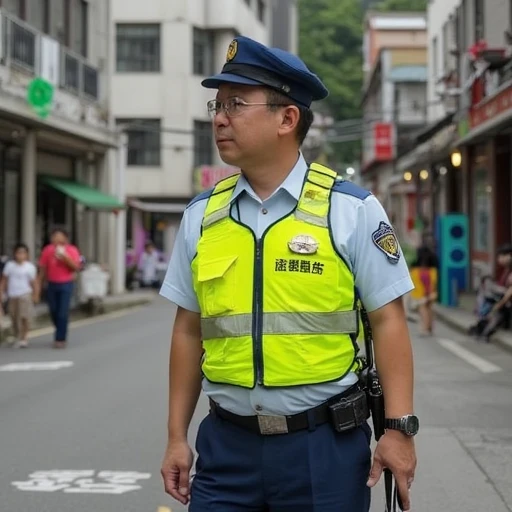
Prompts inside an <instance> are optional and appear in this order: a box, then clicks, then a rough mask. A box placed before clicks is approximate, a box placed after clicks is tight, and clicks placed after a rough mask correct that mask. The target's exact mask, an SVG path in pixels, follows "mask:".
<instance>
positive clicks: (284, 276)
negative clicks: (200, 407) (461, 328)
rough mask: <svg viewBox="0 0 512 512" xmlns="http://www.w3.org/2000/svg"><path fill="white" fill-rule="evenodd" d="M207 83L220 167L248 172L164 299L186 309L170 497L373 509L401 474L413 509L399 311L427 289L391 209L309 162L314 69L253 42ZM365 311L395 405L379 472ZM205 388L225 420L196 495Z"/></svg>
mask: <svg viewBox="0 0 512 512" xmlns="http://www.w3.org/2000/svg"><path fill="white" fill-rule="evenodd" d="M202 84H203V86H204V87H206V88H210V89H218V92H217V95H216V98H215V99H212V100H211V101H210V102H209V103H208V111H209V112H210V114H211V116H212V118H213V129H214V133H215V140H216V143H217V147H218V150H219V153H220V156H221V158H222V160H223V161H224V162H226V163H228V164H231V165H233V166H236V167H238V168H240V169H242V173H241V174H240V175H236V176H233V177H230V178H227V179H225V180H223V181H221V182H219V183H218V184H217V185H216V187H215V188H214V189H213V190H209V191H207V192H205V193H203V194H201V195H199V196H197V197H196V198H195V199H194V200H192V201H191V203H190V204H189V205H188V207H187V208H186V210H185V213H184V216H183V220H182V223H181V227H180V230H179V233H178V235H177V239H176V243H175V248H174V251H173V255H172V259H171V262H170V264H169V268H168V271H167V274H166V278H165V281H164V283H163V285H162V289H161V294H162V295H163V296H164V297H166V298H168V299H169V300H170V301H172V302H173V303H175V304H176V305H177V306H178V308H177V314H176V319H175V322H174V328H173V333H172V348H171V358H170V400H169V423H168V428H169V439H168V446H167V449H166V451H165V456H164V460H163V464H162V475H163V479H164V483H165V489H166V491H167V492H168V493H169V494H171V496H173V497H174V498H175V499H177V500H179V501H180V502H181V503H183V504H187V503H189V502H190V508H189V510H190V511H191V512H205V511H207V510H211V511H215V512H243V511H248V512H249V511H250V512H263V511H271V512H297V511H300V512H313V511H315V512H340V511H344V512H367V511H368V510H369V507H370V488H371V487H373V486H374V485H375V484H376V483H377V481H378V480H379V478H380V475H381V473H382V471H383V468H385V467H387V468H389V469H391V470H392V471H393V473H394V475H395V478H396V482H397V486H398V489H399V491H400V493H401V496H402V498H403V504H404V508H405V510H408V509H409V506H410V505H409V503H410V501H409V491H408V489H409V487H410V485H411V483H412V480H413V478H414V470H415V465H416V458H415V449H414V441H413V436H414V434H415V433H416V431H417V418H416V417H415V416H414V411H413V363H412V353H411V345H410V340H409V334H408V328H407V323H406V318H405V314H404V309H403V306H402V299H401V297H402V296H403V295H404V294H406V293H407V292H409V291H410V290H411V289H412V283H411V280H410V277H409V272H408V269H407V266H406V264H405V262H404V260H403V257H402V254H401V252H400V248H399V245H398V242H397V240H396V237H395V234H394V232H393V229H392V228H391V226H390V224H389V220H388V218H387V216H386V214H385V212H384V210H383V208H382V207H381V205H380V204H379V202H378V201H377V199H376V198H375V197H374V196H372V195H371V194H370V193H369V192H367V191H365V190H363V189H361V188H359V187H358V186H355V185H354V184H352V183H350V182H345V181H342V180H340V179H338V178H337V176H336V173H335V172H333V171H331V170H330V169H327V168H325V167H323V166H320V165H317V164H314V163H310V164H309V165H308V163H306V161H305V160H304V157H303V156H302V154H301V152H300V145H301V143H302V141H303V140H304V137H305V136H306V134H307V132H308V129H309V128H310V126H311V123H312V119H313V115H312V113H311V110H310V105H311V103H312V101H314V100H320V99H323V98H325V97H326V96H327V94H328V91H327V90H326V88H325V86H324V85H323V84H322V82H321V81H320V80H319V78H318V77H317V76H316V75H314V74H313V73H311V72H310V71H309V70H308V68H307V67H306V66H305V64H304V63H303V62H302V61H301V60H300V59H299V58H298V57H296V56H294V55H292V54H290V53H287V52H285V51H282V50H279V49H273V48H267V47H265V46H263V45H261V44H259V43H257V42H255V41H253V40H251V39H248V38H246V37H237V38H235V39H234V40H233V41H232V42H231V44H230V45H229V48H228V51H227V58H226V63H225V65H224V67H223V69H222V71H221V73H220V74H218V75H215V76H213V77H210V78H207V79H205V80H204V81H203V83H202ZM359 304H363V305H364V307H365V308H366V310H367V311H368V314H369V319H370V323H371V326H372V330H373V335H374V340H375V356H376V362H377V366H378V370H379V373H380V378H381V382H382V386H383V389H384V394H385V399H386V404H385V405H386V413H387V419H386V427H387V429H388V430H387V431H386V433H385V434H384V436H383V437H382V438H381V439H380V440H379V442H378V444H377V447H376V450H375V453H374V458H373V465H372V464H371V451H370V447H369V445H370V439H371V430H370V427H369V426H368V424H367V422H366V419H367V417H368V416H367V411H366V410H364V403H363V402H362V401H361V392H360V389H359V386H358V384H357V383H358V369H359V365H358V362H357V360H356V355H357V350H358V349H357V336H358V325H359V321H358V318H359V317H358V305H359ZM201 387H202V390H203V391H204V393H205V394H206V395H207V397H208V399H209V402H210V413H209V414H208V415H207V417H206V418H204V420H203V421H202V423H201V425H200V427H199V430H198V434H197V441H196V448H197V452H198V459H197V462H196V468H195V469H196V471H195V475H194V477H193V479H192V483H191V484H190V471H191V468H192V463H193V454H192V451H191V449H190V447H189V445H188V442H187V433H188V429H189V425H190V422H191V418H192V415H193V413H194V410H195V408H196V405H197V401H198V398H199V395H200V391H201ZM347 403H348V404H350V407H347V405H346V404H347Z"/></svg>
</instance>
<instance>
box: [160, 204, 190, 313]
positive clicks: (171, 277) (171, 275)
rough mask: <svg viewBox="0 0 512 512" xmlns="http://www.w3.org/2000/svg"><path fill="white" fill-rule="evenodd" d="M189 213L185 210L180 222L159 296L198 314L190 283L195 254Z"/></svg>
mask: <svg viewBox="0 0 512 512" xmlns="http://www.w3.org/2000/svg"><path fill="white" fill-rule="evenodd" d="M190 217H191V215H190V211H189V210H185V213H184V214H183V219H182V221H181V225H180V228H179V230H178V234H177V235H176V240H175V242H174V249H173V252H172V255H171V260H170V261H169V266H168V267H167V272H166V274H165V278H164V281H163V283H162V287H161V288H160V295H162V297H165V298H166V299H168V300H170V301H171V302H174V304H176V305H177V306H180V307H182V308H183V309H187V310H189V311H194V312H196V313H199V311H200V309H199V304H198V302H197V296H196V293H195V291H194V286H193V283H192V270H191V268H190V263H191V261H192V259H193V257H194V254H195V246H196V243H197V242H196V240H194V238H195V236H194V233H195V230H194V226H193V225H191V221H192V220H193V219H191V218H190Z"/></svg>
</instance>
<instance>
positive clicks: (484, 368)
mask: <svg viewBox="0 0 512 512" xmlns="http://www.w3.org/2000/svg"><path fill="white" fill-rule="evenodd" d="M437 342H438V343H439V344H440V345H441V346H442V347H444V348H445V349H446V350H448V351H449V352H451V353H452V354H454V355H455V356H457V357H459V358H460V359H462V360H463V361H465V362H466V363H468V364H470V365H471V366H474V367H475V368H476V369H477V370H479V371H481V372H482V373H496V372H501V368H500V367H499V366H496V365H495V364H493V363H491V362H489V361H487V359H484V358H483V357H480V356H477V355H476V354H474V353H473V352H470V351H469V350H466V349H465V348H463V347H461V346H460V345H459V344H458V343H456V342H455V341H452V340H445V339H438V340H437Z"/></svg>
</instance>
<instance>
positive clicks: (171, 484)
mask: <svg viewBox="0 0 512 512" xmlns="http://www.w3.org/2000/svg"><path fill="white" fill-rule="evenodd" d="M193 459H194V456H193V454H192V450H191V449H190V446H189V445H188V443H187V442H186V441H181V442H172V443H169V445H168V446H167V450H166V451H165V455H164V460H163V462H162V470H161V473H162V477H163V479H164V486H165V492H166V493H168V494H170V495H171V496H172V497H173V498H174V499H175V500H178V501H179V502H180V503H183V505H187V504H188V502H189V500H190V470H191V468H192V462H193Z"/></svg>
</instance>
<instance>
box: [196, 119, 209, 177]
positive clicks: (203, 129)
mask: <svg viewBox="0 0 512 512" xmlns="http://www.w3.org/2000/svg"><path fill="white" fill-rule="evenodd" d="M212 163H213V132H212V123H211V122H210V121H194V167H199V166H200V165H212Z"/></svg>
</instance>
